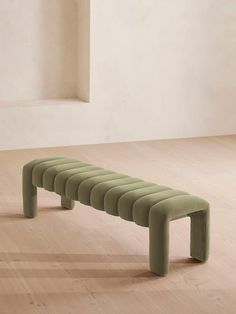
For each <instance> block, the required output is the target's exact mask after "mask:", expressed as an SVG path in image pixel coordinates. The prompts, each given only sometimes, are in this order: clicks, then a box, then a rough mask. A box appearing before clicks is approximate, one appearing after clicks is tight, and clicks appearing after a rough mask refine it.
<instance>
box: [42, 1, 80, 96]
mask: <svg viewBox="0 0 236 314" xmlns="http://www.w3.org/2000/svg"><path fill="white" fill-rule="evenodd" d="M40 5H41V11H40V12H41V25H42V27H41V32H42V34H41V36H40V38H41V45H40V46H41V47H42V95H43V97H44V98H76V97H77V62H78V51H77V47H78V29H77V28H78V23H77V18H78V4H77V1H76V0H70V1H68V0H52V1H48V0H41V2H40Z"/></svg>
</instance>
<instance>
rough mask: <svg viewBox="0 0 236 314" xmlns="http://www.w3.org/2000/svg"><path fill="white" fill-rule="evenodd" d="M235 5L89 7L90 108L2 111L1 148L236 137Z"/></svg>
mask: <svg viewBox="0 0 236 314" xmlns="http://www.w3.org/2000/svg"><path fill="white" fill-rule="evenodd" d="M235 38H236V2H235V1H224V0H218V1H213V0H198V1H195V0H178V1H175V0H165V1H162V0H139V1H137V0H99V1H98V0H91V66H90V67H91V72H90V74H91V87H90V90H91V94H90V97H91V101H90V103H89V104H87V103H82V102H81V103H76V102H71V103H68V102H63V101H61V102H54V103H43V102H42V103H41V102H39V103H26V104H22V103H20V104H17V103H12V104H9V103H4V102H2V104H1V105H0V147H1V148H2V149H12V148H21V147H36V146H60V145H76V144H82V143H100V142H113V141H129V140H145V139H159V138H176V137H192V136H206V135H219V134H232V133H236V106H235V99H236V79H235V78H236V59H235V53H236V41H235Z"/></svg>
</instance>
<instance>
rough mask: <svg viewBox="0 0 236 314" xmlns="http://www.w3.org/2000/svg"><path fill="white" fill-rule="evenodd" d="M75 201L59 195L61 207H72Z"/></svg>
mask: <svg viewBox="0 0 236 314" xmlns="http://www.w3.org/2000/svg"><path fill="white" fill-rule="evenodd" d="M74 206H75V202H74V201H73V200H71V199H70V198H67V197H66V196H61V207H63V208H66V209H73V208H74Z"/></svg>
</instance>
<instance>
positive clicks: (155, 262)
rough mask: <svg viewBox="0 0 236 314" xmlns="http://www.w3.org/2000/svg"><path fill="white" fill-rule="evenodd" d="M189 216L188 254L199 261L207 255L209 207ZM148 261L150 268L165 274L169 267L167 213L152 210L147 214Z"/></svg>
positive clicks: (156, 272)
mask: <svg viewBox="0 0 236 314" xmlns="http://www.w3.org/2000/svg"><path fill="white" fill-rule="evenodd" d="M189 216H190V218H191V245H190V254H191V256H192V257H193V258H195V259H197V260H199V261H202V262H204V261H206V260H207V259H208V255H209V208H207V209H205V210H201V211H196V212H193V213H190V214H189ZM149 217H150V218H151V219H149V263H150V270H151V271H152V272H153V273H155V274H157V275H159V276H165V275H166V274H167V273H168V268H169V222H170V220H171V218H170V216H169V215H168V214H166V215H165V214H163V213H161V211H160V212H158V211H152V212H151V215H150V216H149Z"/></svg>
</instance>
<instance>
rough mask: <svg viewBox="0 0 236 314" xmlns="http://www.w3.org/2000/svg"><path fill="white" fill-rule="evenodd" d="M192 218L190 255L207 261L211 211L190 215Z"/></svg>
mask: <svg viewBox="0 0 236 314" xmlns="http://www.w3.org/2000/svg"><path fill="white" fill-rule="evenodd" d="M189 216H190V218H191V243H190V255H191V256H192V257H193V258H195V259H197V260H199V261H202V262H204V261H206V260H207V259H208V255H209V209H206V210H201V211H198V212H195V213H193V214H190V215H189Z"/></svg>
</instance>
